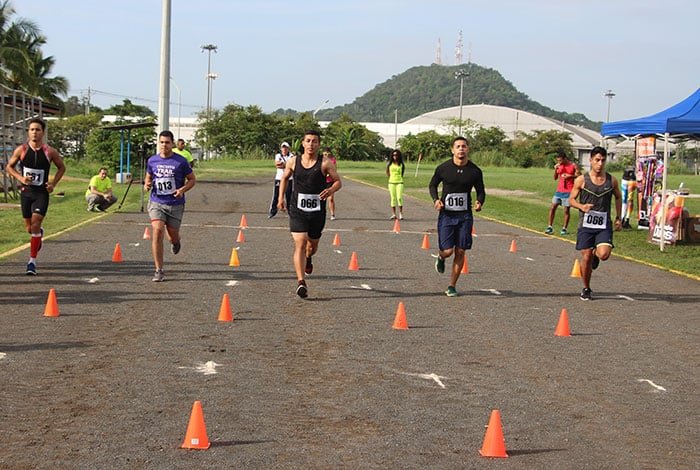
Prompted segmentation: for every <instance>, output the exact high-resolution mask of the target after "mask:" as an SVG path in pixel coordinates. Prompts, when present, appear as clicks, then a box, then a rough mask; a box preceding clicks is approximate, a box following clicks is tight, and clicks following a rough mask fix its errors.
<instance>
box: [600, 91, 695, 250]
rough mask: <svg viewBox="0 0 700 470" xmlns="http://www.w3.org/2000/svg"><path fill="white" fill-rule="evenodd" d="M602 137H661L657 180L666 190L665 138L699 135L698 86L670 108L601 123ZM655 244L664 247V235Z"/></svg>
mask: <svg viewBox="0 0 700 470" xmlns="http://www.w3.org/2000/svg"><path fill="white" fill-rule="evenodd" d="M600 133H601V135H602V136H603V137H622V138H624V139H636V138H637V137H646V136H657V137H660V138H662V139H663V140H664V171H663V177H662V181H661V187H662V188H661V193H662V194H664V195H665V194H666V176H667V171H668V170H667V168H668V165H667V164H668V156H669V151H668V142H669V140H671V139H673V140H685V139H700V88H698V89H697V90H696V91H695V93H693V94H692V95H690V96H689V97H687V98H686V99H684V100H683V101H681V102H680V103H677V104H675V105H673V106H671V107H670V108H668V109H666V110H664V111H661V112H659V113H656V114H652V115H651V116H646V117H642V118H639V119H630V120H628V121H614V122H608V123H605V124H603V126H602V128H601V132H600ZM661 217H662V218H661V220H666V205H665V204H663V205H662V216H661ZM660 238H661V241H660V242H659V246H660V247H661V251H663V249H664V237H660Z"/></svg>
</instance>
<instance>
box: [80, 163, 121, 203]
mask: <svg viewBox="0 0 700 470" xmlns="http://www.w3.org/2000/svg"><path fill="white" fill-rule="evenodd" d="M85 200H86V201H87V203H88V206H87V210H88V212H104V211H106V210H107V208H108V207H109V206H111V205H112V204H114V203H115V202H117V198H116V197H115V196H114V194H112V180H110V179H109V177H108V176H107V168H105V167H102V168H100V172H99V173H98V174H96V175H95V176H93V177H92V178H90V183H89V184H88V189H87V191H86V192H85Z"/></svg>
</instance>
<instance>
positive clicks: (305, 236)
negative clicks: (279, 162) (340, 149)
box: [277, 131, 342, 299]
mask: <svg viewBox="0 0 700 470" xmlns="http://www.w3.org/2000/svg"><path fill="white" fill-rule="evenodd" d="M302 146H303V147H304V153H303V154H301V155H299V156H295V157H292V158H290V159H289V160H288V161H287V167H286V168H285V169H284V174H283V175H282V179H281V180H280V193H282V194H284V192H285V190H286V188H287V185H288V184H289V178H290V177H291V176H292V175H294V192H293V194H292V201H291V202H290V204H289V230H290V232H292V239H293V240H294V255H293V259H294V271H295V272H296V275H297V281H298V283H297V288H296V294H297V295H298V296H299V297H301V298H302V299H303V298H306V297H307V296H308V288H307V285H306V281H305V279H304V275H305V274H311V273H312V272H313V269H314V265H313V263H312V259H311V257H312V256H313V255H314V254H315V253H316V250H317V249H318V241H319V239H320V238H321V235H322V233H323V227H324V225H325V223H326V199H327V198H328V197H329V196H330V195H331V194H333V193H335V192H337V191H338V190H339V189H340V188H341V186H342V183H341V182H340V177H339V176H338V172H337V171H336V170H335V164H334V163H333V162H332V161H331V160H330V159H327V158H324V157H323V156H320V155H319V154H318V149H319V147H320V146H321V137H320V135H319V133H318V132H316V131H307V132H306V133H305V134H304V138H303V139H302ZM326 175H328V176H329V177H330V178H331V179H332V180H333V183H332V184H330V185H328V184H327V183H326ZM277 208H278V209H279V210H280V211H284V210H285V209H286V207H285V201H284V198H280V200H279V201H278V203H277Z"/></svg>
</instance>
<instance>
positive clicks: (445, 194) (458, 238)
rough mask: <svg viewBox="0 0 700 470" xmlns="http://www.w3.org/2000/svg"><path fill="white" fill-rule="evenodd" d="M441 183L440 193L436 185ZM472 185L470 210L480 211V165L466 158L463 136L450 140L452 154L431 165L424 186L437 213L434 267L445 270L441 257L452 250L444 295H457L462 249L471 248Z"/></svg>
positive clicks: (482, 183) (467, 147) (462, 256)
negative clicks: (438, 249)
mask: <svg viewBox="0 0 700 470" xmlns="http://www.w3.org/2000/svg"><path fill="white" fill-rule="evenodd" d="M440 184H442V197H440V196H438V186H439V185H440ZM472 189H474V190H476V202H475V203H474V210H475V211H476V212H479V211H481V208H482V206H483V205H484V201H485V200H486V192H485V190H484V176H483V174H482V173H481V169H479V167H478V166H476V165H475V164H474V163H472V161H471V160H469V143H468V142H467V139H466V138H464V137H457V138H455V139H454V141H453V142H452V158H451V159H450V160H447V161H446V162H444V163H441V164H440V165H438V167H437V168H435V173H434V174H433V177H432V178H431V180H430V184H429V185H428V190H429V191H430V197H432V198H433V204H434V206H435V209H436V210H438V211H440V215H439V216H438V227H437V228H438V241H439V248H440V251H439V253H438V256H437V259H436V260H435V270H436V271H437V272H438V273H444V272H445V259H446V258H449V257H450V256H452V254H454V256H455V257H454V261H453V263H452V274H451V276H450V285H449V286H448V287H447V290H446V291H445V295H447V296H448V297H456V296H457V289H456V286H457V280H458V279H459V275H460V273H461V272H462V266H464V256H465V255H464V252H465V250H471V248H472V226H473V225H474V217H473V215H472V195H471V193H472Z"/></svg>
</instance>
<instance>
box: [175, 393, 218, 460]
mask: <svg viewBox="0 0 700 470" xmlns="http://www.w3.org/2000/svg"><path fill="white" fill-rule="evenodd" d="M209 446H211V443H210V442H209V438H208V437H207V426H206V425H205V424H204V413H203V412H202V403H201V402H200V401H199V400H197V401H195V402H194V405H192V413H191V414H190V423H189V424H188V425H187V433H186V434H185V441H184V442H183V443H182V445H181V446H180V447H181V448H183V449H208V448H209Z"/></svg>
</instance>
